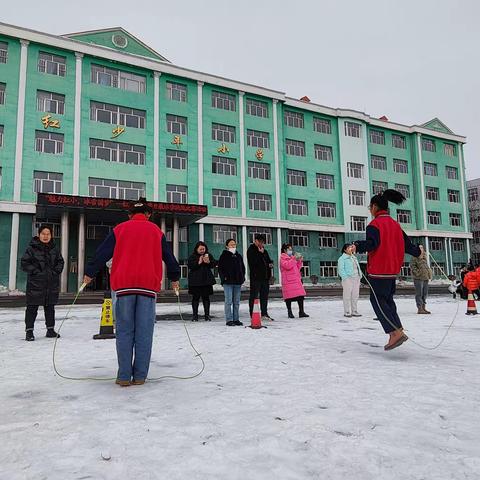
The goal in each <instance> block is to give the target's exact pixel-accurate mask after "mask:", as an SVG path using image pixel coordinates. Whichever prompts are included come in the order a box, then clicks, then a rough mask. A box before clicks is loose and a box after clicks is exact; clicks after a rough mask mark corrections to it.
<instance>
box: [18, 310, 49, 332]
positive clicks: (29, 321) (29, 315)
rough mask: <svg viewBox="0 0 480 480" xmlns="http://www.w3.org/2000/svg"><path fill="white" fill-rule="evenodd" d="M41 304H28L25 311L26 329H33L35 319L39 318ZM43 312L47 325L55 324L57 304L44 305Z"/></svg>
mask: <svg viewBox="0 0 480 480" xmlns="http://www.w3.org/2000/svg"><path fill="white" fill-rule="evenodd" d="M38 307H39V305H27V310H26V311H25V330H26V331H28V330H33V326H34V324H35V319H36V318H37V312H38ZM43 312H44V314H45V325H46V326H47V328H53V327H54V326H55V305H44V306H43Z"/></svg>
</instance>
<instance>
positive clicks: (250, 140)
mask: <svg viewBox="0 0 480 480" xmlns="http://www.w3.org/2000/svg"><path fill="white" fill-rule="evenodd" d="M247 145H248V146H249V147H257V148H270V135H269V133H268V132H259V131H257V130H247Z"/></svg>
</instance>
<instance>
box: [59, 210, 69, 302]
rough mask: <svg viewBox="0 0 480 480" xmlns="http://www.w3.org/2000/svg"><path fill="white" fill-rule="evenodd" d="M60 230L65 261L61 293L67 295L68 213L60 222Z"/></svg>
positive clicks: (65, 213) (61, 247)
mask: <svg viewBox="0 0 480 480" xmlns="http://www.w3.org/2000/svg"><path fill="white" fill-rule="evenodd" d="M60 222H61V224H60V229H61V235H62V238H61V242H60V250H61V253H62V257H63V260H64V261H65V267H64V268H63V271H62V275H61V276H60V292H61V293H65V292H66V291H67V288H68V268H67V267H66V265H68V212H63V213H62V218H61V220H60Z"/></svg>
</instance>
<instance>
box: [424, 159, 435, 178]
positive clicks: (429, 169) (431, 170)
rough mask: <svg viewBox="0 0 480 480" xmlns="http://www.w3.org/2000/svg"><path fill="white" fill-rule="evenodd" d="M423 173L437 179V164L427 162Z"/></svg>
mask: <svg viewBox="0 0 480 480" xmlns="http://www.w3.org/2000/svg"><path fill="white" fill-rule="evenodd" d="M423 172H424V173H425V175H431V176H432V177H436V176H437V175H438V173H437V164H436V163H428V162H425V163H424V164H423Z"/></svg>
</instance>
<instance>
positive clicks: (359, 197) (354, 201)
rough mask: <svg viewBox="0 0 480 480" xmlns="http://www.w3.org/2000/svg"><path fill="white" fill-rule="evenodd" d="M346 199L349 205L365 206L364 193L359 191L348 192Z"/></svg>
mask: <svg viewBox="0 0 480 480" xmlns="http://www.w3.org/2000/svg"><path fill="white" fill-rule="evenodd" d="M348 198H349V203H350V205H360V206H364V205H365V192H362V191H361V190H349V192H348Z"/></svg>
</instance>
